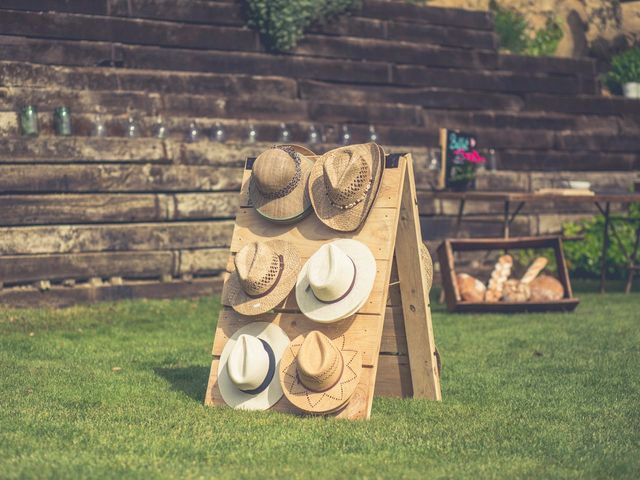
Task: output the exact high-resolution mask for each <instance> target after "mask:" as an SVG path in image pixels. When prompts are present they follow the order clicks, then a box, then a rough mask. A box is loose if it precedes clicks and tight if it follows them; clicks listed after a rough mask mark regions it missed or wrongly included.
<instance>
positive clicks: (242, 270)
mask: <svg viewBox="0 0 640 480" xmlns="http://www.w3.org/2000/svg"><path fill="white" fill-rule="evenodd" d="M234 264H235V267H236V271H237V272H238V279H239V282H240V286H241V287H242V290H244V292H245V293H246V294H247V295H250V296H260V295H264V294H265V293H267V292H268V291H269V290H270V289H271V288H273V287H274V286H275V284H276V283H277V281H278V277H279V276H280V273H281V270H282V264H281V259H280V257H279V256H278V255H277V254H276V252H275V251H274V250H273V249H272V248H271V247H270V246H269V245H267V244H266V243H263V242H251V243H248V244H247V245H245V246H244V247H242V249H240V251H239V252H238V253H237V254H236V257H235V259H234Z"/></svg>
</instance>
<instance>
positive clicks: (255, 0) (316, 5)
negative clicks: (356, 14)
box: [245, 0, 361, 52]
mask: <svg viewBox="0 0 640 480" xmlns="http://www.w3.org/2000/svg"><path fill="white" fill-rule="evenodd" d="M360 4H361V0H245V9H246V14H247V18H248V23H249V26H251V27H253V28H255V29H257V30H258V31H259V32H260V34H261V35H262V37H263V39H264V42H265V44H266V46H267V48H269V49H270V50H274V51H280V52H283V51H287V50H291V49H292V48H293V47H295V46H296V44H297V43H298V41H299V40H300V39H301V38H302V36H303V34H304V31H305V30H306V29H307V28H308V27H309V26H310V25H312V24H314V23H324V22H326V21H328V20H330V19H331V18H333V17H335V16H336V15H339V14H342V13H346V12H349V11H352V10H354V9H356V8H358V7H359V6H360Z"/></svg>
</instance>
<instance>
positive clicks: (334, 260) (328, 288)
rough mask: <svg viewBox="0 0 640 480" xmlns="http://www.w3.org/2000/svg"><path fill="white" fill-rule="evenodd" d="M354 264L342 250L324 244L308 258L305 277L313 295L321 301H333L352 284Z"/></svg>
mask: <svg viewBox="0 0 640 480" xmlns="http://www.w3.org/2000/svg"><path fill="white" fill-rule="evenodd" d="M355 275H356V270H355V265H354V263H353V261H352V260H351V257H349V255H347V254H346V253H345V252H344V250H342V249H341V248H340V247H338V246H337V245H335V244H333V243H329V244H325V245H323V246H322V247H320V248H319V249H318V251H317V252H316V253H314V254H313V256H312V257H311V258H310V259H309V264H308V267H307V279H308V281H309V286H310V287H311V290H312V291H313V294H314V296H315V297H316V298H317V299H318V300H320V301H322V302H335V301H337V300H339V299H340V298H342V297H343V296H344V295H345V294H346V293H347V292H348V291H349V289H350V288H351V286H352V285H353V281H354V278H355Z"/></svg>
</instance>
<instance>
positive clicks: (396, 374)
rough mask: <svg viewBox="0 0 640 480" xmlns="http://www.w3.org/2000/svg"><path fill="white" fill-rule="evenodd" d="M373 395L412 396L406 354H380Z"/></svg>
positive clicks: (409, 370)
mask: <svg viewBox="0 0 640 480" xmlns="http://www.w3.org/2000/svg"><path fill="white" fill-rule="evenodd" d="M375 395H376V397H396V398H406V397H411V396H413V387H412V385H411V369H410V368H409V358H408V357H407V356H406V355H380V357H379V358H378V374H377V375H376V386H375Z"/></svg>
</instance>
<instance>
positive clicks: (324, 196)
mask: <svg viewBox="0 0 640 480" xmlns="http://www.w3.org/2000/svg"><path fill="white" fill-rule="evenodd" d="M383 167H384V152H383V151H382V148H380V147H379V146H378V145H376V144H375V143H367V144H361V145H351V146H348V147H341V148H337V149H335V150H331V151H330V152H327V153H325V154H324V155H322V156H321V157H320V158H319V159H318V160H317V161H316V162H315V164H314V165H313V168H312V169H311V175H310V176H309V195H310V197H311V203H312V204H313V209H314V210H315V212H316V215H317V216H318V218H319V219H320V221H321V222H322V223H324V224H325V225H327V226H328V227H330V228H332V229H334V230H337V231H340V232H352V231H354V230H357V229H358V227H360V225H362V224H363V223H364V221H365V219H366V218H367V215H368V214H369V211H370V210H371V207H372V205H373V202H374V200H375V198H376V195H377V193H378V188H379V186H380V180H381V178H382V170H383Z"/></svg>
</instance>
